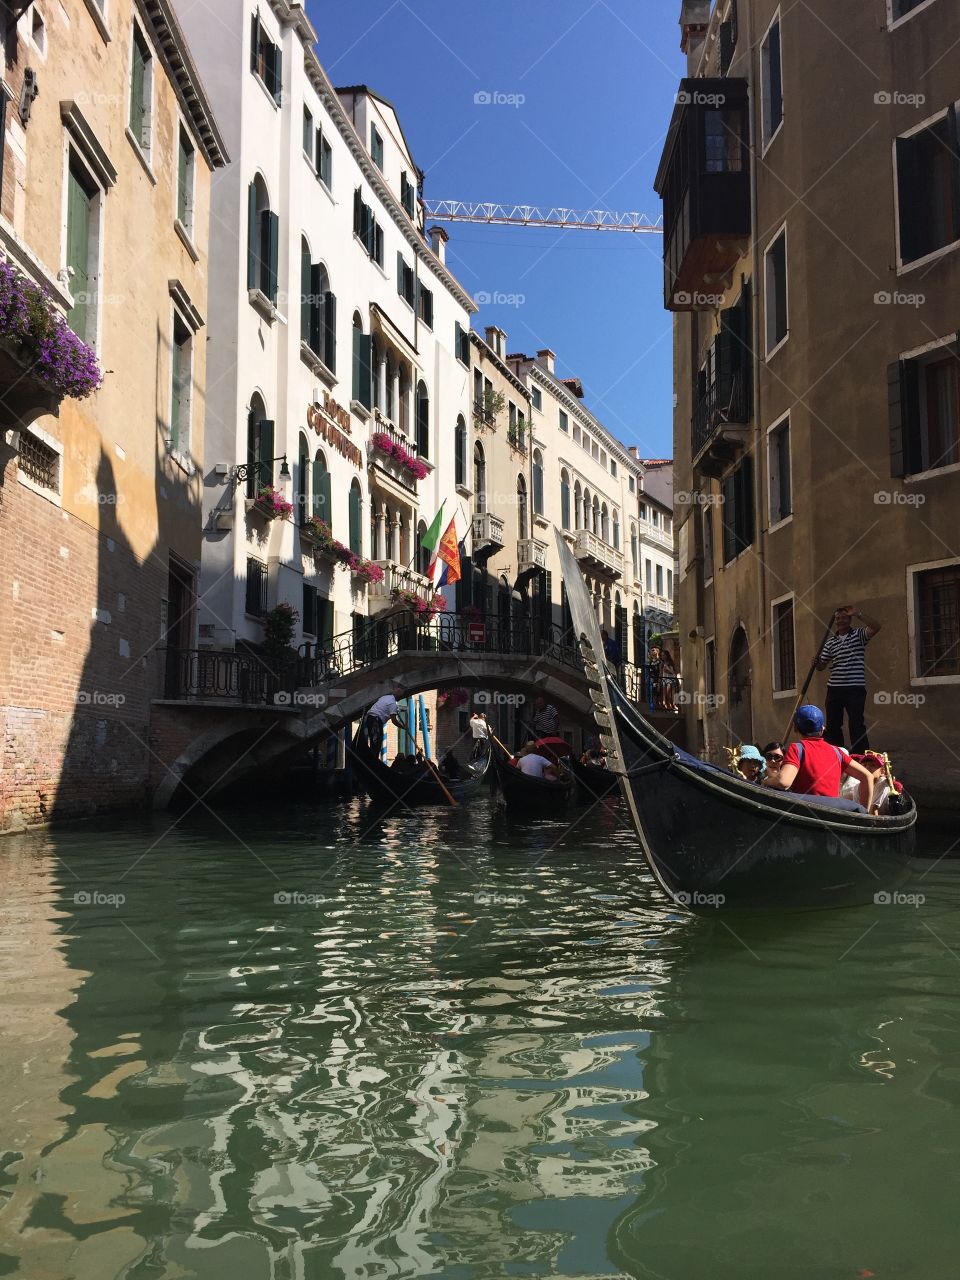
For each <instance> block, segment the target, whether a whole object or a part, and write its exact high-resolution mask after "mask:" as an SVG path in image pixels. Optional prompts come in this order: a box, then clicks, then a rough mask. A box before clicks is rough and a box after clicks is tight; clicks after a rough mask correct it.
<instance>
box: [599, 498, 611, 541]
mask: <svg viewBox="0 0 960 1280" xmlns="http://www.w3.org/2000/svg"><path fill="white" fill-rule="evenodd" d="M600 537H601V538H602V539H603V540H604V542H609V541H610V513H609V511H608V510H607V504H606V503H604V504H603V506H602V507H601V508H600Z"/></svg>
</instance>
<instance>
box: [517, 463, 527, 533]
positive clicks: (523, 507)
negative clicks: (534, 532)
mask: <svg viewBox="0 0 960 1280" xmlns="http://www.w3.org/2000/svg"><path fill="white" fill-rule="evenodd" d="M517 537H518V538H519V539H520V541H521V542H522V541H523V540H524V539H525V538H526V537H527V482H526V480H524V478H523V476H522V475H520V476H517Z"/></svg>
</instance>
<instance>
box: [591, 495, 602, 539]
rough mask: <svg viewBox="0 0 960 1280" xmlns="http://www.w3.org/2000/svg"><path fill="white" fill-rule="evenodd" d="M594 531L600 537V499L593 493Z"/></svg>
mask: <svg viewBox="0 0 960 1280" xmlns="http://www.w3.org/2000/svg"><path fill="white" fill-rule="evenodd" d="M592 528H593V532H594V533H595V534H597V536H598V537H599V534H600V499H599V498H598V497H597V495H596V494H594V495H593V524H592Z"/></svg>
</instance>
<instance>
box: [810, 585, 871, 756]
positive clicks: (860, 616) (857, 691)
mask: <svg viewBox="0 0 960 1280" xmlns="http://www.w3.org/2000/svg"><path fill="white" fill-rule="evenodd" d="M854 619H856V620H857V622H858V623H859V626H857V627H854V625H853V622H854ZM834 625H835V628H836V630H835V631H834V634H833V635H832V636H831V637H830V639H829V640H828V641H827V642H826V644H825V645H824V646H823V648H822V649H821V650H820V656H819V657H818V659H817V670H818V671H825V670H826V668H827V667H829V668H830V677H829V679H828V681H827V700H826V712H827V728H826V732H825V733H824V735H823V736H824V741H825V742H829V743H832V744H833V746H835V747H842V746H843V745H844V742H843V713H844V712H846V713H847V723H848V727H849V730H850V750H851V751H855V752H864V751H869V749H870V744H869V742H868V740H867V726H866V724H865V723H864V718H863V713H864V708H865V706H866V702H867V677H866V661H865V656H864V655H865V652H866V648H867V644H868V643H869V642H870V641H871V640H872V639H873V637H874V636H875V635H876V634H877V632H878V631H879V630H880V623H879V622H877V620H876V619H875V618H871V617H870V616H869V615H868V614H865V613H862V612H861V610H860V609H858V608H857V607H856V606H855V605H852V604H851V605H843V606H842V607H841V608H839V609H838V610H837V611H836V613H835V614H834Z"/></svg>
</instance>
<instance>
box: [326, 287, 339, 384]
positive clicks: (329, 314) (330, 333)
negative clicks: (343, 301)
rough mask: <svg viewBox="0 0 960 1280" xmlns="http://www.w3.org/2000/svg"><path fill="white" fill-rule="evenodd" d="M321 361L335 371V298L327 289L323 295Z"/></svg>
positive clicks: (331, 370)
mask: <svg viewBox="0 0 960 1280" xmlns="http://www.w3.org/2000/svg"><path fill="white" fill-rule="evenodd" d="M323 363H324V364H325V365H326V366H327V368H328V369H329V370H330V372H331V373H336V371H337V299H336V298H335V297H334V295H333V294H332V293H331V292H330V290H329V289H328V290H327V292H326V293H325V294H324V295H323Z"/></svg>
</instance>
